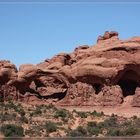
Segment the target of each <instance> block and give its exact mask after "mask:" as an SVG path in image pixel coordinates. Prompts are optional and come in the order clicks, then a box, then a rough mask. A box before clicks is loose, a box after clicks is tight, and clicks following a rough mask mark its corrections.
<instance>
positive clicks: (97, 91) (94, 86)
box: [93, 83, 102, 94]
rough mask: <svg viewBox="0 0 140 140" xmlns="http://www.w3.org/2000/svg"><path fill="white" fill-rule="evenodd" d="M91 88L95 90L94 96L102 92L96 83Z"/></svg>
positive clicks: (100, 86)
mask: <svg viewBox="0 0 140 140" xmlns="http://www.w3.org/2000/svg"><path fill="white" fill-rule="evenodd" d="M93 88H94V90H95V94H98V93H99V92H100V91H101V90H102V85H101V84H99V83H96V84H94V85H93Z"/></svg>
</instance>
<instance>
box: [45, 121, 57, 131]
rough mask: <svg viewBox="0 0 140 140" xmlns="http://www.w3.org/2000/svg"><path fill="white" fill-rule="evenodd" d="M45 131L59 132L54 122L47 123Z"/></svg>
mask: <svg viewBox="0 0 140 140" xmlns="http://www.w3.org/2000/svg"><path fill="white" fill-rule="evenodd" d="M45 129H46V131H47V132H48V133H51V132H55V131H56V130H57V124H56V123H54V122H50V121H49V122H46V124H45Z"/></svg>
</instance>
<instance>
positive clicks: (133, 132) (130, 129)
mask: <svg viewBox="0 0 140 140" xmlns="http://www.w3.org/2000/svg"><path fill="white" fill-rule="evenodd" d="M122 132H123V136H133V135H136V134H138V129H137V128H134V127H132V126H129V127H128V128H126V129H125V130H123V131H122Z"/></svg>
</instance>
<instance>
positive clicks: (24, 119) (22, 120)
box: [20, 116, 28, 123]
mask: <svg viewBox="0 0 140 140" xmlns="http://www.w3.org/2000/svg"><path fill="white" fill-rule="evenodd" d="M20 120H21V122H22V123H28V119H27V118H26V117H25V116H21V118H20Z"/></svg>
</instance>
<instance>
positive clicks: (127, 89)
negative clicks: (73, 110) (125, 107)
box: [0, 31, 140, 107]
mask: <svg viewBox="0 0 140 140" xmlns="http://www.w3.org/2000/svg"><path fill="white" fill-rule="evenodd" d="M0 96H1V97H0V99H1V101H5V100H8V99H9V98H12V99H13V100H19V101H23V102H28V103H33V102H35V103H38V102H41V103H54V104H58V105H63V106H64V105H65V106H117V105H122V104H123V103H124V102H126V101H127V100H126V99H128V98H129V105H130V106H134V107H140V37H133V38H130V39H128V40H124V41H122V40H120V39H119V38H118V33H117V32H108V31H107V32H105V34H104V35H103V36H99V37H98V40H97V44H95V45H93V46H88V45H84V46H80V47H78V48H76V49H75V50H74V52H73V53H70V54H66V53H60V54H58V55H56V56H54V57H53V58H51V59H46V60H45V61H44V62H42V63H40V64H37V65H31V64H25V65H21V66H20V68H19V70H17V69H16V67H15V65H13V64H11V62H10V61H5V60H2V61H0ZM130 99H131V100H130Z"/></svg>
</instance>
